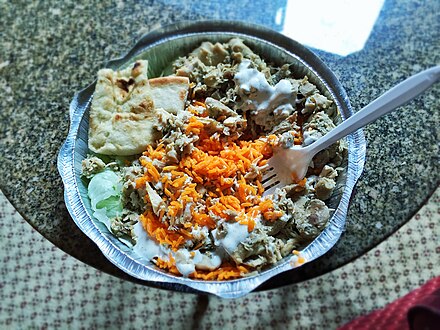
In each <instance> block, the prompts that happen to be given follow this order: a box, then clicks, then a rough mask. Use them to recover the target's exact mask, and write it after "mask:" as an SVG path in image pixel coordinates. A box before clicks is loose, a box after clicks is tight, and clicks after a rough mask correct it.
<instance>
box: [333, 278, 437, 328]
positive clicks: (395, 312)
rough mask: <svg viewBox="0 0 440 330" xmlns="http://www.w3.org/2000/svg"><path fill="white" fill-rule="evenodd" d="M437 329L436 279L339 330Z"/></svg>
mask: <svg viewBox="0 0 440 330" xmlns="http://www.w3.org/2000/svg"><path fill="white" fill-rule="evenodd" d="M363 329H366V330H367V329H368V330H369V329H386V330H393V329H396V330H402V329H411V330H421V329H433V330H434V329H440V276H439V277H435V278H433V279H431V280H429V281H428V282H427V283H426V284H424V285H423V286H422V287H420V288H418V289H415V290H414V291H411V292H410V293H408V294H407V295H405V296H403V297H401V298H399V299H397V300H396V301H394V302H392V303H390V304H388V305H387V306H385V307H384V308H382V309H378V310H375V311H373V312H372V313H370V314H367V315H364V316H361V317H358V318H356V319H354V320H353V321H351V322H349V323H347V324H345V325H343V326H342V327H340V328H339V330H363Z"/></svg>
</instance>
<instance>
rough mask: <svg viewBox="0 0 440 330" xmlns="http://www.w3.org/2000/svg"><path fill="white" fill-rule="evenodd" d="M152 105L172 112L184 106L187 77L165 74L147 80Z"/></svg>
mask: <svg viewBox="0 0 440 330" xmlns="http://www.w3.org/2000/svg"><path fill="white" fill-rule="evenodd" d="M149 83H150V88H151V96H152V98H153V102H154V107H155V108H162V109H164V110H166V111H168V112H170V113H172V114H176V113H177V111H179V110H183V109H184V108H185V101H186V97H187V95H188V88H189V80H188V78H187V77H176V76H167V77H160V78H153V79H150V80H149Z"/></svg>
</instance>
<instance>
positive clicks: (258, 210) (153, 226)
mask: <svg viewBox="0 0 440 330" xmlns="http://www.w3.org/2000/svg"><path fill="white" fill-rule="evenodd" d="M191 107H203V108H204V109H205V110H206V106H205V104H204V103H203V102H200V101H193V102H192V105H190V106H189V110H190V112H191V113H192V114H193V116H192V117H190V119H189V122H188V123H187V125H186V127H185V133H186V134H188V135H191V134H192V135H197V136H198V141H197V143H194V147H193V148H192V150H191V152H190V153H187V154H183V155H181V158H180V160H179V162H178V163H177V164H175V163H172V164H165V166H164V167H162V168H160V167H159V166H157V167H156V166H154V165H153V163H154V162H153V161H154V160H161V161H162V162H164V161H163V160H164V159H166V157H165V155H166V147H165V145H164V144H162V143H161V144H159V145H158V146H157V147H156V148H153V147H152V146H148V147H147V150H146V151H145V152H144V153H143V156H145V157H141V158H140V163H141V165H142V166H143V167H144V174H143V176H142V177H140V178H137V179H136V182H135V184H136V189H142V188H145V185H146V184H147V183H148V182H151V183H152V184H154V185H156V184H157V183H161V185H159V188H157V189H156V190H157V192H158V194H159V195H160V197H161V198H162V200H163V202H164V204H165V205H166V207H165V208H164V209H161V210H160V211H159V215H158V216H156V215H155V214H154V213H152V212H145V213H144V214H142V215H141V216H140V219H141V223H142V226H143V228H144V229H145V231H146V232H147V233H148V235H149V236H150V237H152V238H153V239H155V240H156V241H157V242H159V243H160V244H164V245H166V246H169V247H170V248H171V249H172V250H173V251H177V250H178V249H179V248H180V247H182V245H184V244H185V242H186V241H187V240H191V239H192V238H193V237H192V235H191V229H192V228H198V227H199V226H200V227H207V228H209V229H210V230H212V229H215V228H216V227H217V222H216V219H217V217H221V218H223V219H225V220H227V221H231V220H232V219H234V220H235V221H237V222H239V223H240V224H242V225H246V226H247V229H248V232H252V231H253V230H254V229H255V226H256V219H257V217H259V216H260V215H261V217H262V218H263V219H264V220H266V221H270V222H273V221H276V220H277V219H279V218H280V217H281V216H282V215H283V212H281V211H279V210H276V209H275V208H274V204H273V201H272V200H271V199H263V198H262V195H263V193H264V187H263V185H262V184H261V181H260V180H261V175H260V174H259V173H257V174H256V175H253V176H249V175H246V174H248V173H250V172H251V171H255V167H256V166H258V167H261V166H265V165H266V164H267V162H268V160H269V158H270V157H271V156H272V153H273V146H274V145H275V144H276V143H278V140H279V138H278V137H277V136H276V135H270V136H268V137H263V138H259V139H256V140H239V139H238V138H229V137H226V138H225V137H219V136H218V135H213V134H209V131H208V129H209V127H205V124H204V122H203V120H202V119H201V118H203V117H206V116H207V111H203V113H200V112H201V111H200V109H197V108H193V109H192V110H191ZM294 138H297V136H296V135H294ZM164 157H165V158H164ZM154 164H156V163H154ZM158 164H160V163H159V162H158ZM298 185H300V186H301V185H302V186H304V185H305V181H300V182H298ZM145 199H146V200H147V201H149V196H148V194H146V196H145ZM201 200H204V203H201V204H197V203H198V202H199V201H201ZM188 212H189V213H188ZM188 215H189V217H187V216H188ZM213 215H215V216H213ZM183 219H184V220H183ZM200 244H201V243H199V246H198V247H194V248H193V249H197V248H199V247H201V246H202V245H200ZM193 256H194V255H193ZM155 264H156V266H157V267H159V268H161V269H164V270H167V271H169V272H170V273H173V274H179V272H178V270H177V268H176V265H175V261H174V259H173V257H172V255H171V254H170V256H169V258H168V260H164V259H160V258H157V259H156V260H155ZM248 271H249V269H247V268H246V267H243V266H236V265H231V264H222V265H221V266H220V267H219V268H218V269H216V270H214V271H202V270H196V271H195V272H194V273H193V274H191V275H190V277H192V278H195V279H205V280H227V279H233V278H238V277H241V276H243V274H245V273H247V272H248Z"/></svg>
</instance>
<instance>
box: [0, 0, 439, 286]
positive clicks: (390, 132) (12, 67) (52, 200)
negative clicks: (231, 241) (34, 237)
mask: <svg viewBox="0 0 440 330" xmlns="http://www.w3.org/2000/svg"><path fill="white" fill-rule="evenodd" d="M263 5H264V6H265V10H254V9H255V8H257V7H258V6H263ZM287 7H288V3H287V2H286V1H273V2H272V4H271V5H267V3H266V2H264V1H250V0H249V1H242V2H240V4H239V5H238V4H236V3H235V2H226V1H220V0H217V1H211V2H209V3H206V4H198V3H194V2H182V1H174V0H173V1H141V2H135V1H128V2H115V3H113V4H104V3H102V2H100V1H65V2H63V3H62V4H61V3H59V2H57V1H44V2H43V1H39V2H38V1H35V2H29V3H27V2H22V3H14V4H12V3H9V2H0V12H1V13H2V15H1V16H2V18H1V20H0V35H1V39H2V47H0V108H1V111H0V174H1V175H0V188H1V190H2V191H3V192H4V194H5V195H6V197H7V198H8V199H9V200H10V201H11V202H12V204H13V205H14V206H15V207H16V209H17V210H18V211H19V212H20V214H21V215H22V216H23V217H24V218H25V219H26V220H27V221H28V222H29V223H30V224H31V225H32V226H33V227H34V228H35V229H36V230H38V231H39V232H40V233H41V234H42V235H43V236H44V237H46V238H47V239H48V240H50V241H51V242H53V243H54V244H55V245H56V246H58V247H59V248H61V249H62V250H64V251H66V252H67V253H69V254H70V255H72V256H74V257H75V258H78V259H79V260H82V261H83V262H86V263H88V264H90V265H91V266H93V267H96V268H98V269H100V270H103V271H106V272H108V273H110V274H113V275H116V276H119V277H122V278H126V279H130V280H134V279H132V278H130V277H129V276H128V275H126V274H124V273H123V272H122V271H120V270H119V269H117V268H116V267H115V266H113V265H112V264H111V263H110V262H108V261H107V259H105V258H104V257H103V255H102V254H101V253H100V252H99V250H98V248H97V247H96V246H95V245H94V244H93V242H91V241H90V240H89V239H88V238H87V237H86V236H85V235H84V234H82V232H81V231H80V230H79V229H78V228H77V227H76V226H75V224H74V223H73V221H72V220H71V218H70V217H69V215H68V212H67V210H66V207H65V205H64V200H63V185H62V182H61V179H60V177H59V175H58V172H57V169H56V157H57V153H58V151H59V149H60V146H61V144H62V143H63V141H64V139H65V137H66V135H67V131H68V126H69V115H68V108H69V103H70V100H71V98H72V96H73V94H74V92H75V91H78V90H80V89H82V88H84V87H86V86H87V85H88V84H89V83H90V82H92V81H93V80H94V79H95V75H96V72H97V71H98V69H99V68H101V67H102V66H103V65H104V63H105V62H106V61H107V60H109V59H110V58H114V57H118V56H120V55H121V54H123V53H124V52H125V51H126V50H128V49H129V48H130V47H131V46H133V44H134V43H135V41H136V40H137V39H139V38H140V36H141V35H143V34H144V33H147V32H148V31H150V30H152V29H154V28H157V27H158V26H161V25H165V24H169V23H173V22H177V21H182V20H192V21H193V20H198V19H206V18H208V17H209V18H212V19H228V20H242V21H248V22H251V23H256V24H261V25H265V26H267V27H270V28H272V29H274V30H277V31H281V32H283V33H286V34H288V35H290V36H291V34H292V33H294V32H292V30H286V29H285V26H286V22H292V21H293V22H294V20H295V17H294V16H290V14H289V13H290V12H289V11H287V10H286V8H287ZM296 14H298V15H299V14H300V13H296ZM311 20H312V21H311V23H310V24H313V17H311ZM439 31H440V3H439V2H438V1H436V0H429V1H420V0H404V1H385V2H384V4H383V6H382V7H381V11H380V14H379V15H378V17H377V19H376V20H375V24H374V27H373V29H372V30H371V32H370V34H369V36H368V39H367V41H366V43H365V45H364V46H363V47H362V48H361V49H360V50H358V51H356V52H351V53H349V54H348V55H345V56H342V55H337V54H334V53H331V52H328V51H323V50H319V49H317V48H315V49H313V51H315V53H316V54H317V55H318V56H319V57H320V58H321V59H322V60H323V61H324V62H325V63H326V64H327V65H328V66H329V67H330V68H331V69H332V70H333V71H334V73H335V75H336V76H337V77H338V79H339V80H340V82H341V83H342V85H343V86H344V87H345V89H346V91H347V93H348V95H349V97H350V101H351V104H352V106H353V108H354V109H355V110H356V109H360V108H361V107H362V106H364V105H366V104H368V103H369V102H370V101H372V100H373V99H374V98H376V97H378V96H379V95H380V94H382V93H383V92H384V91H386V90H387V89H388V88H391V87H392V86H393V85H395V84H396V83H397V82H399V81H401V80H403V79H404V78H406V77H408V76H410V75H412V74H415V73H417V72H419V71H421V70H423V69H425V68H428V67H430V66H434V65H438V64H439V63H440V35H439ZM298 33H300V32H298ZM300 36H301V35H299V36H298V37H300ZM293 37H295V36H294V35H293ZM439 98H440V86H439V85H437V86H435V87H433V88H431V89H430V90H429V91H427V92H426V93H425V94H424V95H423V96H420V97H418V98H416V99H415V100H413V101H412V102H410V103H408V104H407V105H406V106H404V107H401V108H400V109H399V110H398V111H396V112H394V113H392V114H389V115H387V116H386V117H384V118H381V119H379V120H377V121H376V122H375V123H373V124H371V125H370V126H368V127H366V128H365V130H364V131H365V135H366V140H367V161H366V166H365V171H364V174H363V176H362V177H361V179H360V180H359V183H358V184H357V187H356V190H355V193H354V196H353V198H352V202H351V206H350V211H349V215H348V219H347V225H346V230H345V232H344V234H343V236H342V237H341V239H340V241H339V242H338V243H337V245H336V246H335V247H334V248H333V249H332V250H331V251H330V252H329V253H327V254H326V255H325V256H323V257H322V258H320V259H319V260H317V261H315V262H312V263H310V264H307V265H305V266H304V267H301V268H299V269H298V271H295V272H294V273H293V274H288V275H280V276H279V277H277V278H275V279H274V280H273V281H271V282H269V283H268V284H266V285H265V287H269V286H272V287H273V286H275V285H282V284H285V283H290V282H295V281H300V280H305V279H308V278H311V277H314V276H317V275H319V274H322V273H325V272H328V271H330V270H332V269H335V268H337V267H339V266H341V265H343V264H345V263H347V262H350V261H351V260H353V259H354V258H357V257H358V256H360V255H362V254H363V253H365V252H366V251H368V250H369V249H371V248H372V247H373V246H375V245H377V244H378V243H379V242H381V241H383V240H384V239H386V238H387V237H388V236H389V235H390V234H391V233H393V232H394V231H395V230H397V229H398V228H399V227H400V226H401V225H402V224H404V223H405V222H406V221H407V220H408V219H410V217H411V216H412V215H413V214H415V212H416V211H417V210H418V209H419V208H420V207H421V206H422V205H423V204H424V202H425V201H426V200H427V199H428V198H429V196H430V195H431V194H432V192H433V191H434V190H435V188H436V187H437V186H438V184H439V179H440V173H439V167H438V165H439V127H440V121H439V119H440V115H439V107H440V102H439V101H438V100H439ZM275 283H276V284H275Z"/></svg>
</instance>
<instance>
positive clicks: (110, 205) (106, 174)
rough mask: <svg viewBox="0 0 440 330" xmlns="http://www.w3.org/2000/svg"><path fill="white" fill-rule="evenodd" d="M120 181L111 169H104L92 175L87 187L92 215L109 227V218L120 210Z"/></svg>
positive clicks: (121, 207)
mask: <svg viewBox="0 0 440 330" xmlns="http://www.w3.org/2000/svg"><path fill="white" fill-rule="evenodd" d="M121 193H122V183H121V180H120V177H119V176H118V175H117V174H116V173H115V172H113V171H110V170H105V171H103V172H100V173H98V174H96V175H95V176H93V178H92V179H91V180H90V183H89V187H88V195H89V197H90V201H91V204H92V210H93V211H94V213H93V216H94V217H95V218H96V219H98V220H99V221H101V222H102V223H104V224H105V225H106V227H107V228H108V229H109V230H110V231H111V229H110V219H111V218H114V217H115V216H117V215H118V214H120V213H121V212H122V209H123V206H122V201H121Z"/></svg>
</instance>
